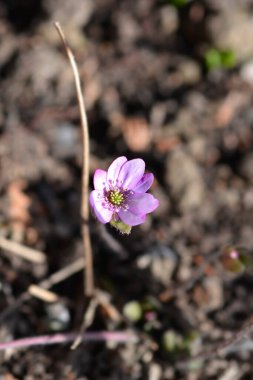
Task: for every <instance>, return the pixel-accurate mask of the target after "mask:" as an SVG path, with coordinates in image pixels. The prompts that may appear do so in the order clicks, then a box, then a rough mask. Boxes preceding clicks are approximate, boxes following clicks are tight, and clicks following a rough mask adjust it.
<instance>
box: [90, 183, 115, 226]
mask: <svg viewBox="0 0 253 380" xmlns="http://www.w3.org/2000/svg"><path fill="white" fill-rule="evenodd" d="M90 205H91V207H92V209H93V211H94V213H95V215H96V217H97V218H98V220H99V221H100V222H101V223H103V224H105V223H108V222H110V220H111V219H112V214H113V212H112V211H111V210H108V209H107V208H105V207H104V199H103V192H102V191H98V190H93V191H92V192H91V193H90Z"/></svg>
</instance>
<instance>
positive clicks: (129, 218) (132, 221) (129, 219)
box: [118, 210, 146, 226]
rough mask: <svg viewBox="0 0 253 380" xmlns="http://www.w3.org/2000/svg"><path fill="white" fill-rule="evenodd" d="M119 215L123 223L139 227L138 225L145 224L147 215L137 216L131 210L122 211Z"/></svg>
mask: <svg viewBox="0 0 253 380" xmlns="http://www.w3.org/2000/svg"><path fill="white" fill-rule="evenodd" d="M118 215H119V217H120V219H121V220H122V222H123V223H125V224H127V225H128V226H137V225H138V224H142V223H144V222H145V220H146V215H135V214H133V213H132V212H130V211H129V210H121V211H119V213H118Z"/></svg>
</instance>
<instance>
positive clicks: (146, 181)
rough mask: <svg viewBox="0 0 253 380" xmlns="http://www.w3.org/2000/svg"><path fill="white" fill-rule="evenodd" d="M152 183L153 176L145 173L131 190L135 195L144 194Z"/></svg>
mask: <svg viewBox="0 0 253 380" xmlns="http://www.w3.org/2000/svg"><path fill="white" fill-rule="evenodd" d="M153 182H154V176H153V174H152V173H146V174H144V176H143V177H142V178H141V180H140V181H139V182H138V183H137V185H136V186H135V187H134V188H133V189H132V190H134V192H135V193H146V191H147V190H148V189H149V188H150V187H151V185H152V183H153Z"/></svg>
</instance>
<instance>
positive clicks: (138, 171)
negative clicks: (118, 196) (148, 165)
mask: <svg viewBox="0 0 253 380" xmlns="http://www.w3.org/2000/svg"><path fill="white" fill-rule="evenodd" d="M144 170H145V162H144V161H143V160H142V159H141V158H136V159H134V160H130V161H127V162H126V163H125V164H124V165H123V166H122V168H121V170H120V173H119V176H118V180H119V181H120V183H122V185H123V187H124V188H125V189H133V188H134V187H135V185H136V184H137V183H138V182H139V181H140V180H141V178H142V177H143V174H144Z"/></svg>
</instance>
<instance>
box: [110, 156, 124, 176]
mask: <svg viewBox="0 0 253 380" xmlns="http://www.w3.org/2000/svg"><path fill="white" fill-rule="evenodd" d="M125 162H127V158H126V157H124V156H122V157H118V158H116V160H114V161H113V162H112V163H111V165H110V166H109V169H108V172H107V181H116V180H117V179H118V175H119V172H120V169H121V167H122V165H124V163H125Z"/></svg>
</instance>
